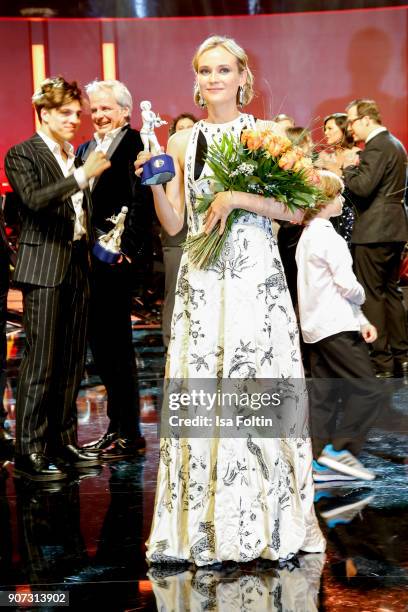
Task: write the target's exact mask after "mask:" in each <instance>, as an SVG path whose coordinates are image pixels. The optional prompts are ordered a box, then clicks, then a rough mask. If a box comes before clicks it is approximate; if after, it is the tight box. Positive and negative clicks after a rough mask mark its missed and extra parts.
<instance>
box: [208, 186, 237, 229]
mask: <svg viewBox="0 0 408 612" xmlns="http://www.w3.org/2000/svg"><path fill="white" fill-rule="evenodd" d="M233 199H234V192H233V191H222V192H220V193H217V195H216V196H215V198H214V200H213V202H212V203H211V206H210V208H209V209H208V212H207V216H206V219H205V226H204V232H205V233H206V234H209V233H210V232H211V230H212V229H213V228H214V227H215V226H216V225H217V223H218V222H220V229H219V232H218V233H219V234H220V235H221V234H223V232H224V229H225V223H226V221H227V218H228V215H229V214H230V212H231V211H232V210H234V208H236V207H235V206H234V203H233Z"/></svg>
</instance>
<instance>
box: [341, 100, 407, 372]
mask: <svg viewBox="0 0 408 612" xmlns="http://www.w3.org/2000/svg"><path fill="white" fill-rule="evenodd" d="M347 115H348V125H349V129H350V132H351V133H352V134H353V137H354V139H355V140H356V141H365V148H364V150H363V151H362V152H361V154H360V159H359V163H358V165H356V166H349V167H347V168H345V169H344V182H345V184H346V186H347V187H348V188H349V189H350V191H351V192H352V193H353V194H355V195H356V196H357V197H356V198H355V199H354V198H353V202H354V203H355V204H356V207H357V216H356V219H355V222H354V229H353V234H352V239H351V242H352V244H353V248H354V263H355V269H356V274H357V278H358V280H359V281H360V283H361V284H362V285H363V287H364V290H365V292H366V302H365V304H364V307H363V309H364V313H365V315H366V316H367V318H368V319H369V321H370V322H371V323H372V324H373V325H375V327H376V328H377V330H378V339H377V340H376V342H374V343H373V352H372V359H373V363H374V366H375V368H376V371H377V376H380V377H389V376H393V375H394V374H395V375H402V374H408V334H407V323H406V313H405V311H404V306H403V303H402V295H401V292H400V290H399V288H398V285H397V283H398V270H399V265H400V259H401V253H402V250H403V248H404V243H405V242H406V241H407V240H408V223H407V213H406V209H405V206H404V191H405V186H406V173H407V154H406V151H405V149H404V147H403V145H402V144H401V142H400V141H399V140H397V139H396V138H395V136H393V135H392V134H390V132H389V131H388V130H387V129H386V128H385V127H383V126H382V125H381V117H380V112H379V109H378V106H377V104H376V103H375V102H374V100H366V99H361V100H354V101H353V102H351V103H350V104H349V105H348V108H347Z"/></svg>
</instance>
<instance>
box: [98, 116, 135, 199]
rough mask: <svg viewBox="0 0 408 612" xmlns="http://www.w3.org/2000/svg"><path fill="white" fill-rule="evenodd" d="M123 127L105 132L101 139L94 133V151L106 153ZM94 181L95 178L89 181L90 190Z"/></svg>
mask: <svg viewBox="0 0 408 612" xmlns="http://www.w3.org/2000/svg"><path fill="white" fill-rule="evenodd" d="M125 125H127V124H125ZM123 127H124V126H123V125H121V126H120V127H118V128H115V129H114V130H111V131H110V132H107V133H106V134H105V136H104V137H103V138H101V137H100V136H99V134H98V132H95V133H94V139H95V141H96V147H95V151H101V152H102V153H107V152H108V149H109V147H110V146H111V144H112V142H113V141H114V140H115V137H116V136H117V134H119V132H120V131H121V130H122V129H123ZM94 181H95V177H94V176H93V177H92V178H91V179H90V181H89V186H90V188H91V189H92V187H93V184H94Z"/></svg>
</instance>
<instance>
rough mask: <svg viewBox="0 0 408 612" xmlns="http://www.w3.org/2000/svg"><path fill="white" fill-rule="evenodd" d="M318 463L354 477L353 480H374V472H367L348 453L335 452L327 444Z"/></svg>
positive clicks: (343, 451) (344, 451)
mask: <svg viewBox="0 0 408 612" xmlns="http://www.w3.org/2000/svg"><path fill="white" fill-rule="evenodd" d="M318 462H319V463H320V464H321V465H325V466H326V467H328V468H330V469H331V470H335V471H336V472H340V473H341V474H346V475H347V476H354V478H361V480H374V478H375V474H374V472H371V471H370V470H367V468H365V467H364V465H363V464H362V463H360V461H359V460H358V459H356V457H354V455H352V454H351V453H350V451H348V450H342V451H336V450H334V448H333V445H332V444H327V445H326V446H325V447H324V449H323V451H322V454H321V455H320V457H319V458H318Z"/></svg>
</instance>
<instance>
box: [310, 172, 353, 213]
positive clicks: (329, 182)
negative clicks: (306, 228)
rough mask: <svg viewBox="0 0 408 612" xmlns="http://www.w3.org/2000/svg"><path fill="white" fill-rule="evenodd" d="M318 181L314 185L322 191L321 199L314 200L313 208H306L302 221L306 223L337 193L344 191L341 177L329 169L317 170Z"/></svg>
mask: <svg viewBox="0 0 408 612" xmlns="http://www.w3.org/2000/svg"><path fill="white" fill-rule="evenodd" d="M317 174H318V176H319V183H318V184H317V185H316V187H318V189H319V190H320V191H321V193H322V199H321V200H320V201H319V202H316V205H315V208H314V209H309V210H306V212H305V214H304V217H303V223H304V224H305V223H308V222H309V221H310V220H311V219H313V217H314V216H315V215H316V213H317V212H319V210H322V209H323V208H324V207H325V206H327V204H328V203H329V202H331V200H333V199H334V198H335V197H336V196H337V195H339V193H342V192H343V191H344V183H343V179H341V178H340V177H339V176H337V174H335V173H334V172H330V170H318V171H317Z"/></svg>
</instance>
